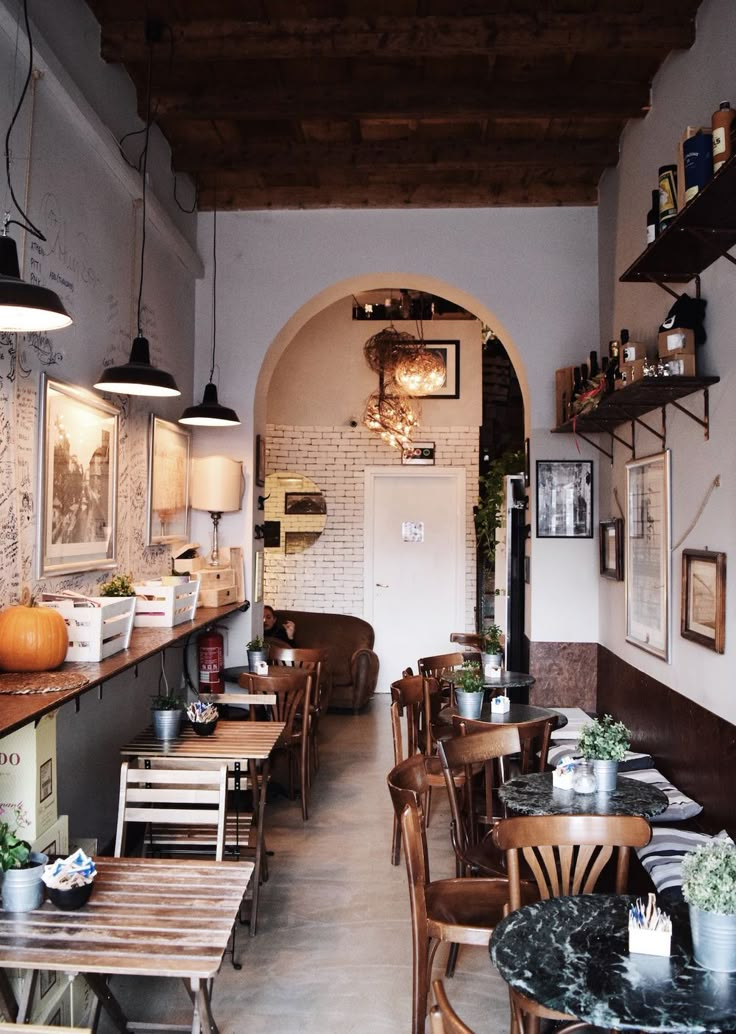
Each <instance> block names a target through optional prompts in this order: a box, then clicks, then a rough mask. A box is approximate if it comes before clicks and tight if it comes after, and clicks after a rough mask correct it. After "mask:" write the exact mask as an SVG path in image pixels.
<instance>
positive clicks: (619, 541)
mask: <svg viewBox="0 0 736 1034" xmlns="http://www.w3.org/2000/svg"><path fill="white" fill-rule="evenodd" d="M598 546H599V549H600V573H601V577H602V578H611V579H612V580H613V581H615V582H622V581H623V580H624V522H623V520H622V519H621V518H620V517H612V518H611V519H610V520H607V521H599V522H598Z"/></svg>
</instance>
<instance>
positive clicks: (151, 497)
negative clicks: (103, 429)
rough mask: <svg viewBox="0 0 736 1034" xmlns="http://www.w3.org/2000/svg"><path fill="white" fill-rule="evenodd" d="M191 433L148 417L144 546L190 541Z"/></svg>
mask: <svg viewBox="0 0 736 1034" xmlns="http://www.w3.org/2000/svg"><path fill="white" fill-rule="evenodd" d="M191 440H192V438H191V433H190V432H189V431H187V430H186V429H185V428H184V427H182V426H181V424H172V423H170V422H169V421H168V420H162V419H161V418H160V417H157V416H154V414H153V413H152V414H151V418H150V424H149V429H148V505H147V535H146V545H147V546H158V545H161V544H163V543H167V542H186V540H187V539H188V538H189V452H190V447H191Z"/></svg>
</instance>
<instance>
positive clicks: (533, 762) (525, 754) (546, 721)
mask: <svg viewBox="0 0 736 1034" xmlns="http://www.w3.org/2000/svg"><path fill="white" fill-rule="evenodd" d="M556 721H557V719H556V718H538V719H536V720H535V721H531V722H504V723H503V727H504V728H506V729H512V728H513V729H517V730H518V733H519V754H518V757H516V758H513V759H512V760H511V761H510V762H509V763H508V764H507V763H506V762H505V761H504V760H503V759H502V760H501V761H500V763H499V779H500V780H502V781H503V782H505V781H506V779H509V778H511V776H512V775H528V774H529V772H545V771H546V770H547V764H548V761H547V758H548V755H549V747H550V738H551V736H552V731H553V729H554V727H555V723H556ZM452 724H453V725H454V726H455V728H456V729H458V730H460V729H461V727H464V732H465V733H466V734H471V733H477V732H484V731H485V730H486V729H488V722H482V721H479V720H477V719H475V718H463V717H461V716H460V715H453V716H452Z"/></svg>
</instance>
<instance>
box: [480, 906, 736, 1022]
mask: <svg viewBox="0 0 736 1034" xmlns="http://www.w3.org/2000/svg"><path fill="white" fill-rule="evenodd" d="M633 900H634V899H633V898H630V897H627V896H624V895H609V894H585V895H579V896H577V897H560V898H553V899H551V900H548V901H539V902H537V903H536V904H533V905H525V906H524V907H523V908H520V909H518V910H517V911H515V912H512V913H511V914H510V915H509V916H507V917H506V918H505V919H504V920H503V921H502V922H501V923H499V925H498V926H497V927H496V930H495V932H494V934H493V937H492V938H491V944H490V952H491V959H492V960H493V962H494V963H495V965H496V966H497V967H498V970H499V972H500V974H501V976H502V977H503V978H504V980H506V981H507V983H509V984H510V985H511V987H513V988H514V989H515V990H516V991H519V992H520V993H521V994H524V995H526V996H527V997H529V998H532V999H533V1000H534V1001H536V1002H539V1003H540V1004H542V1005H545V1006H547V1007H549V1008H551V1009H557V1010H559V1011H560V1012H563V1013H565V1014H567V1015H569V1016H575V1017H576V1018H577V1019H580V1020H583V1021H586V1022H588V1023H591V1024H594V1025H595V1026H596V1027H601V1028H603V1029H605V1030H609V1029H614V1030H635V1031H645V1032H647V1034H655V1032H660V1031H669V1032H677V1034H686V1032H695V1031H698V1032H702V1031H716V1032H722V1031H732V1030H734V1029H736V973H712V972H711V971H710V970H707V969H701V967H700V966H698V965H697V963H695V962H694V961H693V957H692V943H691V940H690V924H689V919H688V913H687V906H686V905H684V904H679V905H676V906H675V907H674V908H672V909H670V910H669V911H670V914H671V915H672V954H671V956H670V958H661V957H657V956H651V955H637V954H629V950H628V929H627V927H628V908H629V904H630V903H631V902H632V901H633Z"/></svg>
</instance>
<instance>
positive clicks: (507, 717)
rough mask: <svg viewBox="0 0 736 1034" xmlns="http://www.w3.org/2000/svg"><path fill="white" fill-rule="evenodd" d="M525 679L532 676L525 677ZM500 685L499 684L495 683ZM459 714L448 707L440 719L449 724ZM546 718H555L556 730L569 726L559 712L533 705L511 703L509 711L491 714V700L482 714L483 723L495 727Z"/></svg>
mask: <svg viewBox="0 0 736 1034" xmlns="http://www.w3.org/2000/svg"><path fill="white" fill-rule="evenodd" d="M524 677H525V678H530V677H531V676H529V675H525V676H524ZM494 685H498V683H494ZM454 714H457V709H456V708H454V707H452V705H448V706H447V707H443V708H442V710H441V711H440V713H439V715H438V718H439V720H440V721H441V722H447V723H448V724H449V723H450V722H451V721H452V716H453V715H454ZM545 718H555V719H556V720H557V721H556V724H555V728H556V729H561V728H562V727H563V725H567V718H566V717H565V715H564V714H560V713H559V711H554V710H553V709H552V708H550V707H535V706H533V705H532V704H515V703H513V702H512V703H511V707H510V709H509V710H508V711H506V712H504V713H503V714H500V713H498V712H495V713H494V712H491V702H490V700H485V701H484V702H483V709H482V711H481V713H480V719H479V721H481V722H492V723H493V724H494V725H523V724H524V723H525V722H539V721H542V720H543V719H545Z"/></svg>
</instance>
